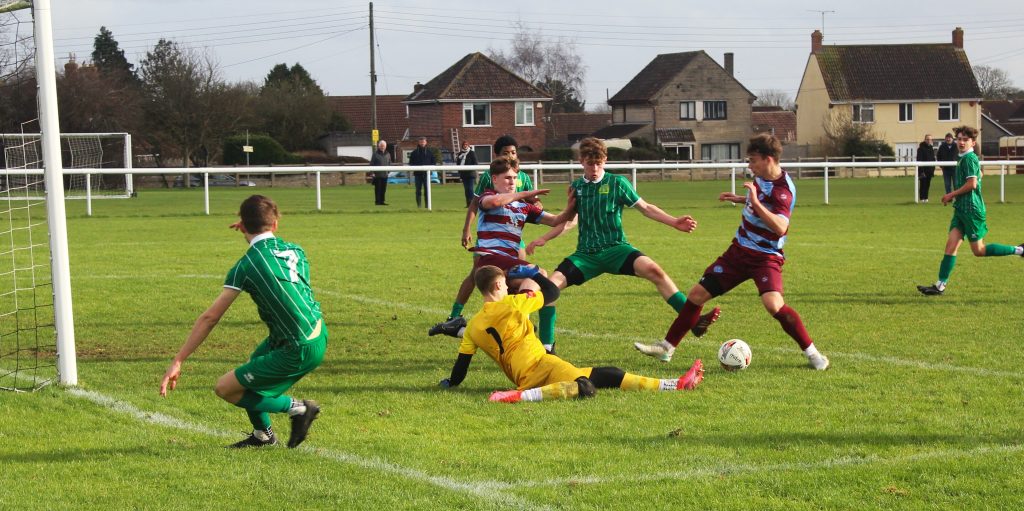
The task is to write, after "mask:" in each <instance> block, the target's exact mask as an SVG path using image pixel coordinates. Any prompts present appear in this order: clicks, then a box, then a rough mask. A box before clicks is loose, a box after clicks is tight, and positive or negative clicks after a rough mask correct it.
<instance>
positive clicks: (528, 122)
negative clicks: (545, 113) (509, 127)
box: [516, 101, 533, 126]
mask: <svg viewBox="0 0 1024 511" xmlns="http://www.w3.org/2000/svg"><path fill="white" fill-rule="evenodd" d="M516 126H533V101H516Z"/></svg>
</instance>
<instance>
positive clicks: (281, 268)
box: [160, 195, 327, 448]
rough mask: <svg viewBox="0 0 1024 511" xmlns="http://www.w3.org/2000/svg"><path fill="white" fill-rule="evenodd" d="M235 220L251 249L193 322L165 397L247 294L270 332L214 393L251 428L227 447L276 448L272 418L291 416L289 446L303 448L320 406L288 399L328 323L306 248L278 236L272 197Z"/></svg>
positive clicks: (317, 357)
mask: <svg viewBox="0 0 1024 511" xmlns="http://www.w3.org/2000/svg"><path fill="white" fill-rule="evenodd" d="M238 216H239V217H240V218H241V220H240V221H239V222H237V223H235V224H232V225H231V227H232V228H233V229H237V230H238V231H240V232H241V233H242V234H244V235H245V240H246V241H247V242H248V243H249V249H248V250H246V252H245V255H243V256H242V258H241V259H239V260H238V262H237V263H235V266H234V267H232V268H231V270H230V271H228V275H227V278H226V279H225V280H224V289H223V291H221V294H220V296H218V297H217V299H216V300H214V301H213V304H212V305H210V307H209V308H208V309H206V312H203V313H202V314H200V315H199V317H198V318H197V319H196V322H195V324H194V325H193V326H192V331H191V332H190V333H189V335H188V339H187V340H186V341H185V344H184V345H182V347H181V349H180V350H179V351H178V354H177V355H176V356H175V357H174V360H173V361H172V362H171V366H170V367H169V368H167V373H166V374H164V378H163V380H162V381H161V382H160V395H161V396H165V397H166V396H167V392H168V391H169V390H173V389H174V388H175V386H176V385H177V383H178V378H179V376H181V365H182V364H183V363H184V362H185V360H186V359H188V357H189V356H190V355H191V354H192V353H193V352H194V351H195V350H196V349H197V348H199V346H200V345H201V344H202V343H203V341H205V340H206V338H207V336H209V335H210V332H211V331H212V330H213V328H214V327H215V326H216V325H217V323H218V322H219V321H220V319H221V317H222V316H223V315H224V313H225V312H227V310H228V308H230V307H231V304H232V303H234V301H235V299H236V298H238V295H239V294H241V292H242V291H245V292H247V293H249V295H250V296H251V297H252V300H253V302H255V303H256V309H257V311H258V312H259V316H260V319H261V320H263V322H264V323H266V324H267V328H268V329H269V330H270V334H269V335H268V336H267V338H266V339H264V340H263V342H262V343H260V344H259V346H257V347H256V350H255V351H253V353H252V355H251V356H250V357H249V361H248V362H247V363H245V364H242V365H241V366H239V367H238V368H236V369H234V370H232V371H228V372H227V373H225V374H224V375H223V376H221V377H220V379H219V380H217V385H216V386H215V387H214V391H215V392H216V393H217V396H219V397H220V398H221V399H223V400H225V401H227V402H229V403H231V404H233V405H235V406H237V407H239V408H244V409H245V410H246V412H248V414H249V421H250V422H251V423H252V426H253V432H252V434H250V435H249V436H248V437H246V438H245V439H244V440H242V441H240V442H238V443H235V444H232V445H230V446H229V447H236V448H239V447H263V446H268V445H274V444H276V443H277V437H276V436H275V435H274V431H273V429H271V427H270V415H269V413H287V414H288V416H289V417H290V419H291V423H292V430H291V435H290V436H289V438H288V447H289V448H294V447H298V445H299V444H301V443H302V441H303V440H305V439H306V435H307V434H308V432H309V427H310V425H311V424H312V423H313V419H316V417H317V415H319V413H320V406H319V405H317V403H316V402H315V401H310V400H299V399H295V398H292V397H291V396H286V395H284V393H285V391H287V390H288V389H289V388H291V386H292V385H294V384H295V382H297V381H299V379H301V378H302V377H303V376H305V375H306V374H307V373H309V372H310V371H312V370H313V369H316V368H317V366H319V365H320V362H322V361H323V359H324V352H325V351H326V349H327V325H325V324H324V321H323V317H322V316H321V314H320V303H319V302H317V301H316V300H315V299H314V298H313V290H312V289H311V288H310V286H309V262H308V261H307V260H306V253H305V252H304V251H303V250H302V247H300V246H298V245H296V244H294V243H288V242H286V241H284V240H281V239H280V238H277V237H275V236H274V231H276V230H277V223H278V219H279V218H280V213H278V210H277V204H275V203H274V201H273V200H271V199H270V198H268V197H264V196H262V195H253V196H251V197H249V198H248V199H245V201H243V202H242V205H241V206H240V207H239V210H238Z"/></svg>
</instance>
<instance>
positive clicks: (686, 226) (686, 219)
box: [633, 199, 697, 232]
mask: <svg viewBox="0 0 1024 511" xmlns="http://www.w3.org/2000/svg"><path fill="white" fill-rule="evenodd" d="M633 207H634V208H636V209H637V210H639V211H640V213H642V214H643V215H644V216H645V217H647V218H650V219H651V220H654V221H655V222H661V223H663V224H665V225H667V226H669V227H671V228H673V229H678V230H680V231H683V232H692V231H693V230H694V229H696V228H697V221H696V220H694V219H693V217H692V216H690V215H683V216H681V217H678V218H677V217H674V216H672V215H670V214H668V213H666V212H665V211H664V210H662V209H661V208H659V207H658V206H655V205H654V204H651V203H649V202H647V201H645V200H643V199H637V201H636V203H634V204H633Z"/></svg>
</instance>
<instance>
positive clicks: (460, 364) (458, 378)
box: [439, 353, 473, 389]
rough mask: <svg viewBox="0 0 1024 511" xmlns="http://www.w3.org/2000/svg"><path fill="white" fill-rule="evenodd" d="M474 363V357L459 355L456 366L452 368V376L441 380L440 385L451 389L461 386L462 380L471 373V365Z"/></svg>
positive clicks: (464, 354)
mask: <svg viewBox="0 0 1024 511" xmlns="http://www.w3.org/2000/svg"><path fill="white" fill-rule="evenodd" d="M472 361H473V355H469V354H466V353H459V357H458V358H456V359H455V365H453V366H452V374H451V376H449V377H447V378H445V379H443V380H441V382H440V383H439V385H440V386H441V388H445V389H449V388H452V387H457V386H459V384H460V383H462V380H465V379H466V373H468V372H469V363H470V362H472Z"/></svg>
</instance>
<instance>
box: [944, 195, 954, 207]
mask: <svg viewBox="0 0 1024 511" xmlns="http://www.w3.org/2000/svg"><path fill="white" fill-rule="evenodd" d="M950 202H953V194H952V193H947V194H946V195H943V196H942V205H943V206H945V205H946V204H949V203H950Z"/></svg>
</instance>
